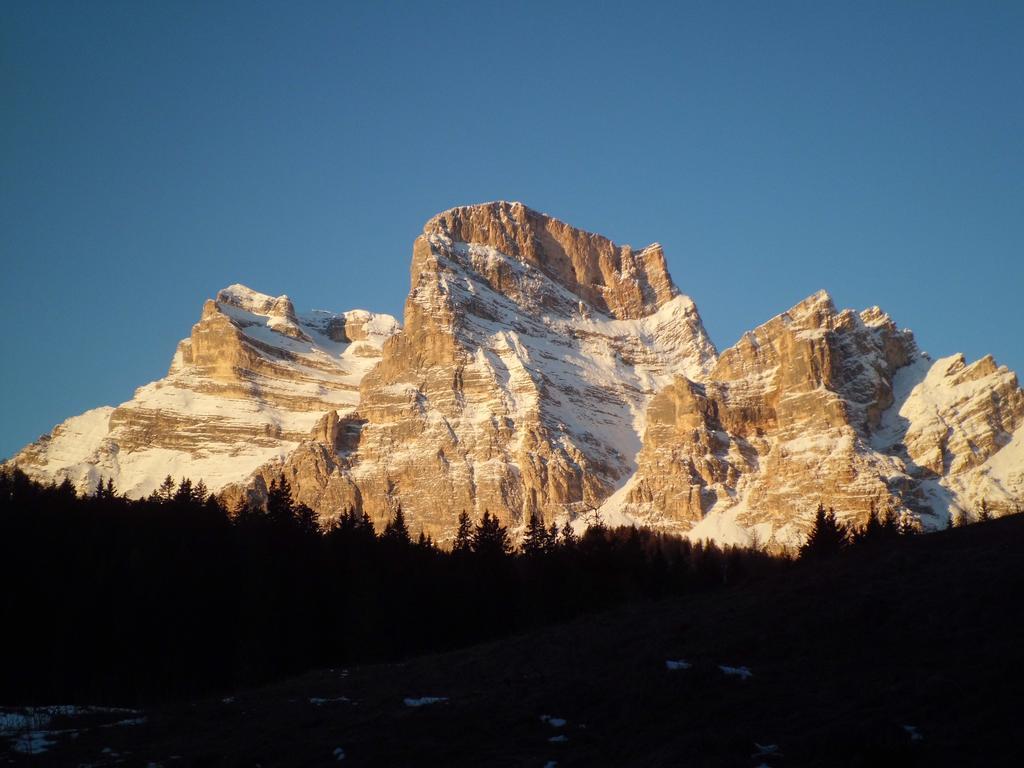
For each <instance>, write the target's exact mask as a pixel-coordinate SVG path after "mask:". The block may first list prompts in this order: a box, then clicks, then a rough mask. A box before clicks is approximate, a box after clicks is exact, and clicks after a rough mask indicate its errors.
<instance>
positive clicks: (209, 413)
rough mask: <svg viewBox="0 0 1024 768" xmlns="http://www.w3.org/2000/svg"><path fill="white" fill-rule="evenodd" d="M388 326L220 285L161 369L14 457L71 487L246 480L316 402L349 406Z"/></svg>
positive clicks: (302, 436) (287, 450) (284, 449)
mask: <svg viewBox="0 0 1024 768" xmlns="http://www.w3.org/2000/svg"><path fill="white" fill-rule="evenodd" d="M397 331H398V323H397V322H396V321H395V319H394V318H393V317H390V316H388V315H373V314H370V313H369V312H363V311H358V310H357V311H355V312H347V313H345V314H341V315H336V314H333V313H329V312H311V313H308V314H304V315H297V314H296V313H295V309H294V307H292V303H291V301H289V299H288V297H287V296H279V297H277V298H274V297H272V296H266V295H264V294H261V293H257V292H255V291H252V290H250V289H248V288H246V287H245V286H241V285H233V286H230V287H229V288H225V289H224V290H222V291H220V293H218V294H217V298H216V299H215V300H211V301H207V302H206V304H205V305H204V306H203V312H202V316H201V318H200V320H199V322H198V323H196V325H195V326H193V328H192V334H191V336H190V337H189V338H187V339H184V340H183V341H181V342H180V343H179V344H178V350H177V352H176V353H175V355H174V359H173V361H172V363H171V368H170V371H169V372H168V374H167V376H166V377H165V378H163V379H161V380H159V381H155V382H153V383H152V384H147V385H146V386H144V387H141V388H140V389H138V390H137V391H136V392H135V396H134V397H133V398H132V399H131V400H129V401H128V402H127V403H124V404H122V405H120V406H118V407H117V408H109V407H104V408H97V409H95V410H92V411H88V412H86V413H84V414H82V415H81V416H76V417H74V418H71V419H68V420H67V421H65V422H64V423H63V424H61V425H59V426H57V427H56V428H54V430H53V432H51V433H50V434H49V435H45V436H43V437H42V438H40V439H39V440H38V441H37V442H35V443H33V444H32V445H30V446H28V447H27V448H25V449H24V450H22V451H21V452H20V453H19V454H18V455H17V456H15V457H14V459H13V461H14V463H15V464H17V465H18V466H20V467H21V468H22V469H24V470H25V471H26V472H28V473H29V474H30V475H32V476H34V477H37V478H40V479H44V480H50V479H56V480H62V479H64V478H65V477H66V478H69V479H70V480H71V481H72V482H73V483H74V484H75V485H76V487H78V488H79V490H90V489H91V488H92V487H93V486H94V485H95V483H96V481H97V480H98V479H99V478H100V477H102V478H104V479H106V478H111V479H113V480H114V482H115V483H116V484H117V486H118V488H119V489H120V490H122V491H124V492H126V493H128V494H129V495H131V496H144V495H146V494H148V493H150V492H151V491H152V490H153V489H154V488H155V487H156V486H157V485H158V484H159V483H160V481H161V480H162V479H163V478H164V477H165V476H166V475H168V474H171V475H173V476H174V477H176V478H180V477H183V476H188V477H192V478H195V479H197V480H198V479H199V478H202V479H203V481H204V482H205V483H206V484H207V485H208V486H209V487H210V488H211V489H214V490H216V489H219V488H222V487H223V486H225V485H226V484H228V483H233V482H244V481H246V480H247V479H248V478H249V476H250V475H251V474H252V472H253V471H254V470H255V469H257V468H258V467H260V466H261V465H263V464H265V463H266V462H268V461H271V460H274V459H278V460H282V459H283V458H284V457H286V456H288V455H289V454H291V453H292V452H293V451H294V450H295V449H296V448H297V447H298V445H299V444H300V443H301V442H303V441H305V440H307V439H309V437H310V433H311V430H312V429H313V428H314V426H315V425H316V424H317V422H318V421H319V420H320V419H321V418H322V417H323V414H324V412H325V411H327V410H328V409H331V410H332V411H333V410H338V411H341V412H346V413H347V412H348V411H350V410H351V409H352V408H353V407H354V405H355V403H356V401H357V400H358V396H359V383H360V381H361V380H362V378H363V376H364V374H365V373H366V372H367V370H369V369H370V368H371V367H373V365H374V364H376V362H377V361H378V360H379V359H380V354H381V347H382V346H383V344H384V341H385V340H386V339H387V338H388V337H389V336H391V335H393V334H394V333H396V332H397Z"/></svg>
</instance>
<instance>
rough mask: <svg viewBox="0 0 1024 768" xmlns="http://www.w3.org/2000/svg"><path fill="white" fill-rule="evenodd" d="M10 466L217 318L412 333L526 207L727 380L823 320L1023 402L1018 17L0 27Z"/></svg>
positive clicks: (354, 8)
mask: <svg viewBox="0 0 1024 768" xmlns="http://www.w3.org/2000/svg"><path fill="white" fill-rule="evenodd" d="M0 98H2V102H0V103H2V105H3V108H2V114H3V118H2V120H0V233H2V236H0V257H2V274H3V282H2V287H3V302H2V303H0V313H2V317H0V321H2V334H0V345H2V346H0V354H2V358H0V359H2V360H3V367H2V371H3V375H2V382H3V383H2V387H3V390H2V397H0V403H2V405H0V408H2V412H0V422H2V424H3V431H2V435H0V456H2V455H9V454H10V453H12V452H13V451H15V450H16V449H17V448H19V447H20V446H21V445H23V444H25V443H26V442H28V441H30V440H32V439H34V438H35V437H36V436H38V435H39V434H41V433H43V432H45V431H47V430H48V429H50V428H51V427H52V426H53V425H54V424H55V423H57V422H59V421H61V420H62V419H63V418H65V417H67V416H71V415H73V414H76V413H79V412H81V411H83V410H85V409H87V408H91V407H94V406H97V405H101V404H117V403H119V402H122V401H124V400H126V399H128V398H130V397H131V395H132V391H133V389H134V388H135V387H137V386H139V385H142V384H144V383H146V382H148V381H151V380H152V379H155V378H158V377H160V376H162V375H163V374H164V373H165V371H166V368H167V366H168V364H169V363H170V360H171V356H172V353H173V352H174V347H175V344H176V342H177V341H178V339H180V338H182V337H184V336H186V335H188V332H189V329H190V327H191V325H192V323H194V322H195V321H196V320H197V319H198V316H199V310H200V307H201V306H202V303H203V300H204V299H205V298H206V297H208V296H211V295H212V294H213V293H214V292H215V291H216V290H217V289H219V288H221V287H223V286H224V285H227V284H229V283H233V282H244V283H246V284H248V285H250V286H251V287H253V288H256V289H258V290H261V291H264V292H267V293H274V294H280V293H287V294H289V295H290V296H291V297H292V298H293V300H294V301H295V303H296V305H297V306H298V307H299V308H311V307H316V308H325V309H335V310H343V309H349V308H353V307H364V308H367V309H372V310H379V311H387V312H391V313H394V314H400V312H401V307H402V302H403V300H404V298H405V294H406V291H407V289H408V264H409V258H410V254H411V245H412V240H413V238H414V237H415V236H416V235H417V234H418V232H419V231H420V229H421V227H422V225H423V222H424V221H425V220H426V219H427V218H428V217H429V216H431V215H432V214H433V213H435V212H437V211H440V210H443V209H445V208H448V207H450V206H453V205H456V204H464V203H473V202H482V201H486V200H492V199H509V200H521V201H523V202H525V203H526V204H528V205H530V206H532V207H534V208H537V209H540V210H543V211H546V212H548V213H551V214H553V215H556V216H558V217H559V218H561V219H563V220H566V221H568V222H571V223H573V224H576V225H578V226H581V227H584V228H587V229H591V230H594V231H599V232H601V233H603V234H606V235H608V236H609V237H611V238H613V239H615V240H617V241H619V242H628V243H632V244H633V245H637V246H640V245H645V244H647V243H649V242H651V241H655V240H657V241H659V242H661V243H662V244H663V245H664V246H665V250H666V252H667V254H668V259H669V265H670V268H671V270H672V274H673V276H674V278H675V280H676V282H677V283H678V285H679V286H680V288H681V289H682V290H683V291H684V292H686V293H688V294H690V295H691V296H693V298H694V299H695V300H696V301H697V304H698V307H699V308H700V311H701V313H702V315H703V317H704V320H705V324H706V325H707V327H708V330H709V331H710V333H711V335H712V337H713V338H714V339H715V342H716V343H717V344H718V345H719V347H720V348H725V347H727V346H729V345H730V344H732V343H733V342H734V341H735V340H736V339H737V338H738V337H739V335H740V334H741V333H742V332H743V331H744V330H745V329H748V328H751V327H753V326H756V325H757V324H759V323H761V322H763V321H765V320H767V319H768V318H770V317H771V316H772V315H775V314H777V313H779V312H781V311H783V310H785V309H787V308H788V307H789V306H791V305H792V304H794V303H796V302H797V301H799V300H800V299H801V298H803V297H804V296H806V295H808V294H810V293H812V292H813V291H815V290H816V289H818V288H822V287H824V288H827V289H828V290H829V291H831V292H832V294H833V296H834V298H835V300H836V302H837V303H838V304H840V305H841V306H853V307H856V308H862V307H865V306H869V305H872V304H879V305H881V306H882V307H883V308H884V309H886V310H887V311H888V312H889V313H890V314H892V315H893V316H894V317H895V318H896V320H897V322H898V323H900V324H901V325H903V326H906V327H910V328H913V329H914V330H915V332H916V333H917V335H918V339H919V341H920V342H921V345H922V346H923V347H924V348H925V349H927V350H929V351H930V352H932V353H933V354H938V355H941V354H949V353H952V352H955V351H963V352H964V353H966V354H967V355H968V356H969V357H970V358H976V357H979V356H981V355H983V354H985V353H989V352H991V353H992V354H994V355H995V356H996V358H997V360H999V361H1000V362H1003V363H1007V364H1009V365H1010V366H1011V367H1012V368H1014V369H1016V370H1018V371H1020V372H1022V373H1024V340H1022V335H1021V333H1022V325H1024V320H1022V312H1021V309H1022V302H1021V295H1022V292H1024V3H1014V2H1004V3H995V2H992V3H988V2H963V3H945V2H899V3H894V2H882V3H878V4H873V3H866V2H850V3H845V4H841V3H823V2H805V3H794V4H790V3H776V2H772V3H764V2H751V3H729V2H721V1H720V0H719V1H717V2H708V3H655V4H648V5H645V4H642V3H637V2H628V3H627V2H623V3H614V4H613V3H600V2H584V3H578V4H575V3H517V2H495V3H491V2H483V1H482V0H476V2H469V3H454V2H451V3H428V2H409V3H378V2H360V3H354V2H352V3H346V2H340V0H339V1H338V2H330V3H322V4H321V3H296V2H287V3H285V2H282V3H271V4H265V3H259V4H257V3H253V2H239V3H216V2H197V3H186V2H173V3H172V2H166V3H158V2H125V3H102V2H88V3H82V2H73V3H72V2H68V3H49V2H42V1H41V0H23V1H21V2H6V3H3V4H0Z"/></svg>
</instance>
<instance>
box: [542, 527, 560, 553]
mask: <svg viewBox="0 0 1024 768" xmlns="http://www.w3.org/2000/svg"><path fill="white" fill-rule="evenodd" d="M557 548H558V524H557V523H555V522H554V521H552V523H551V527H550V528H548V533H547V537H546V538H545V541H544V549H545V550H546V551H547V552H554V551H555V550H556V549H557Z"/></svg>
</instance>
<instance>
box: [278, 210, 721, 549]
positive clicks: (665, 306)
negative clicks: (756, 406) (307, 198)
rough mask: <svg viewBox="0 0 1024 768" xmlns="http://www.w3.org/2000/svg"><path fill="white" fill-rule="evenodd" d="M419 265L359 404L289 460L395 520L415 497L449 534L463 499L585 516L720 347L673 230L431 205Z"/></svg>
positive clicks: (422, 513) (523, 513) (438, 530)
mask: <svg viewBox="0 0 1024 768" xmlns="http://www.w3.org/2000/svg"><path fill="white" fill-rule="evenodd" d="M411 278H412V279H411V282H412V286H411V290H410V293H409V297H408V300H407V301H406V305H405V327H404V328H403V330H402V332H401V333H400V334H397V335H396V336H395V337H394V338H392V339H390V340H389V341H388V342H387V343H386V344H385V346H384V351H383V357H382V359H381V362H380V364H379V365H378V366H377V367H376V368H375V369H374V370H373V371H372V372H371V373H369V374H368V375H367V376H366V378H364V380H363V383H362V385H361V387H360V399H359V406H358V408H357V409H356V410H355V411H354V412H353V413H352V414H351V415H350V416H349V417H347V418H344V419H340V420H339V423H338V425H337V427H332V429H331V430H330V431H329V434H325V437H326V438H327V440H326V441H324V442H320V443H317V444H314V445H306V446H303V448H302V449H300V450H299V451H297V452H296V453H295V454H294V455H293V456H292V457H291V458H290V459H289V460H288V461H287V462H286V464H285V467H284V469H285V473H286V475H287V476H288V477H289V478H290V480H291V482H292V485H293V487H295V488H297V489H298V495H299V497H300V499H301V500H302V501H304V502H305V503H307V504H309V505H310V506H313V507H314V508H316V509H320V510H322V511H323V512H325V513H326V514H331V513H332V512H333V513H335V514H336V512H337V510H340V509H343V508H345V507H348V506H352V507H360V508H362V509H363V510H365V511H366V512H367V513H368V514H370V516H371V517H372V518H373V519H374V520H375V522H377V523H382V522H383V521H385V520H386V519H388V518H389V517H390V516H391V515H392V514H393V513H394V510H395V509H396V508H397V507H398V506H399V505H401V506H402V509H403V511H404V513H405V515H406V518H407V519H408V520H409V524H410V526H411V527H412V529H413V530H417V529H420V528H422V529H423V530H425V531H427V532H428V533H431V534H432V535H434V536H435V537H436V538H438V539H440V540H442V541H444V540H445V539H446V537H448V536H449V535H450V534H451V532H452V530H453V529H454V526H455V521H456V519H457V517H458V515H459V513H460V512H461V511H462V510H466V511H467V512H469V513H471V514H474V515H480V514H482V513H483V511H484V510H489V511H491V512H492V513H495V514H498V515H499V516H500V517H502V518H503V519H504V520H506V521H508V522H509V523H510V524H511V525H513V526H516V525H518V524H520V523H521V522H523V521H525V520H528V519H529V516H530V515H531V514H536V515H539V516H541V517H543V518H544V519H545V520H546V521H551V520H554V519H565V518H567V517H575V516H577V515H580V514H582V513H584V512H586V511H587V510H590V509H593V508H595V507H597V506H598V505H599V504H600V503H601V502H602V501H603V500H604V499H605V498H606V497H607V496H608V495H609V494H610V493H611V492H612V491H613V490H614V489H615V488H616V487H617V486H618V485H621V484H622V483H623V482H624V481H625V480H626V479H627V478H628V476H629V475H630V474H631V472H632V471H633V469H634V466H635V463H634V458H635V454H636V452H637V450H638V449H639V447H640V434H641V430H642V424H643V415H644V411H645V409H646V406H647V401H648V400H649V399H650V398H651V397H652V396H653V395H654V393H655V392H656V391H657V390H658V389H659V388H661V387H662V386H664V385H666V384H668V383H669V382H670V381H671V379H672V377H673V376H674V375H675V374H686V375H690V376H698V377H699V376H703V375H704V374H705V373H706V371H707V370H708V369H709V367H710V366H711V364H712V363H713V362H714V359H715V348H714V346H713V345H712V344H711V341H710V339H709V338H708V336H707V334H706V333H705V331H704V328H703V325H702V324H701V321H700V316H699V315H698V313H697V309H696V307H695V306H694V304H693V302H692V301H691V300H690V299H689V298H687V297H685V296H682V295H680V294H679V292H678V290H677V289H676V287H675V286H674V285H673V283H672V280H671V278H670V277H669V275H668V272H667V269H666V267H665V258H664V255H663V253H662V251H661V248H660V247H659V246H656V245H655V246H650V247H648V248H645V249H643V250H641V251H633V250H632V249H631V248H629V247H628V246H623V247H619V246H616V245H615V244H613V243H612V242H611V241H609V240H607V239H606V238H603V237H600V236H597V235H593V234H589V233H586V232H583V231H581V230H578V229H574V228H573V227H570V226H568V225H566V224H563V223H562V222H560V221H557V220H555V219H551V218H549V217H546V216H542V215H540V214H538V213H536V212H534V211H531V210H530V209H528V208H526V207H525V206H523V205H520V204H509V203H494V204H491V205H486V206H474V207H467V208H456V209H453V210H451V211H447V212H446V213H443V214H441V215H440V216H438V217H436V218H434V219H432V220H431V221H429V222H428V223H427V225H426V227H425V228H424V231H423V234H422V235H421V236H420V237H419V238H418V239H417V240H416V243H415V244H414V246H413V262H412V275H411ZM278 471H280V467H277V466H271V467H268V468H266V471H265V472H264V479H267V478H270V477H271V476H272V475H273V474H275V473H276V472H278Z"/></svg>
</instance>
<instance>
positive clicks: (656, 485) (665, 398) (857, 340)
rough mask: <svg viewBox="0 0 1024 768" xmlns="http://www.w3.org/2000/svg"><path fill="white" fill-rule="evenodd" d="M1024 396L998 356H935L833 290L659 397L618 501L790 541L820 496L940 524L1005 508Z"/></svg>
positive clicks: (1014, 481)
mask: <svg viewBox="0 0 1024 768" xmlns="http://www.w3.org/2000/svg"><path fill="white" fill-rule="evenodd" d="M1022 398H1024V395H1022V393H1021V390H1020V388H1019V387H1018V385H1017V381H1016V378H1015V377H1014V376H1013V374H1012V373H1010V372H1009V371H1007V369H1006V368H998V367H997V366H996V365H995V363H994V362H993V361H992V359H991V358H984V359H983V360H980V361H978V362H977V363H975V364H974V365H971V366H967V365H966V364H965V362H964V359H963V357H962V356H956V357H954V358H947V359H945V360H939V361H937V362H935V363H933V362H932V361H931V359H930V358H928V356H927V355H924V354H922V353H921V352H919V351H918V349H917V346H916V344H915V343H914V340H913V337H912V336H911V334H910V333H909V332H908V331H900V330H898V329H897V328H896V326H895V325H894V323H893V322H892V320H891V319H890V318H889V317H888V316H887V315H885V314H884V313H883V312H881V311H880V310H879V309H878V308H872V309H870V310H866V311H864V312H862V313H860V314H859V315H858V314H857V313H855V312H853V311H851V310H844V311H842V312H839V311H837V310H836V308H835V306H834V305H833V304H832V301H831V299H830V298H829V297H828V295H827V294H825V293H824V292H821V293H818V294H815V295H814V296H811V297H810V298H808V299H807V300H805V301H803V302H801V303H800V304H798V305H797V306H795V307H793V308H792V309H791V310H789V311H788V312H786V313H784V314H782V315H779V316H778V317H776V318H774V319H772V320H771V321H769V322H768V323H766V324H764V325H763V326H761V327H759V328H758V329H756V330H755V331H753V332H752V333H748V334H746V335H745V336H744V337H743V338H742V339H741V340H740V341H739V343H737V344H736V345H735V346H734V347H732V348H730V349H728V350H726V351H724V352H723V353H722V355H721V357H720V358H719V360H718V362H717V364H716V365H715V366H714V368H713V369H712V370H711V372H710V374H709V375H708V377H707V378H706V379H705V380H703V381H701V382H695V381H692V380H690V379H687V378H684V377H677V378H676V380H675V381H674V382H673V383H672V384H671V385H670V386H669V387H667V388H666V389H665V390H664V391H662V392H660V393H659V394H658V396H657V397H655V398H654V399H653V400H652V402H651V406H650V407H649V409H648V413H647V426H646V431H645V435H644V445H643V449H642V450H641V452H640V455H639V459H638V468H637V472H636V474H635V475H634V477H633V478H632V479H631V480H630V482H629V483H628V485H627V486H626V488H624V489H623V491H622V492H620V493H619V494H617V495H616V497H615V498H614V499H613V500H611V501H610V502H609V503H608V504H607V505H606V510H605V511H606V513H607V514H617V515H626V516H629V517H632V518H636V519H639V520H643V521H646V522H649V523H652V524H655V525H660V526H663V527H668V528H672V529H674V530H679V531H686V532H690V533H691V535H694V536H697V537H699V536H701V535H709V536H712V537H714V538H718V539H725V540H730V539H731V540H736V541H750V540H752V539H756V540H758V541H761V542H772V541H774V542H775V543H778V544H779V545H792V544H795V543H798V542H799V541H800V540H801V538H802V537H803V535H805V533H806V531H807V529H808V527H809V525H810V523H811V520H812V519H813V512H814V509H815V508H816V506H817V505H818V504H819V503H824V504H827V505H829V506H834V507H835V509H836V511H837V514H838V515H839V516H840V517H841V518H845V519H846V520H847V521H848V522H850V523H852V524H859V523H862V522H863V521H864V520H865V519H866V517H867V515H868V514H869V513H870V510H871V509H872V508H876V509H879V510H882V509H886V508H889V509H893V510H894V511H896V512H897V513H900V514H903V515H909V516H911V517H912V518H913V519H915V520H918V521H920V523H921V524H922V525H923V526H925V527H930V528H934V527H938V526H940V525H945V524H946V521H947V520H948V516H949V514H950V511H951V510H952V511H956V510H958V509H963V510H966V511H970V510H972V509H973V510H977V509H979V508H980V505H981V502H982V500H983V499H984V500H986V502H987V504H988V505H989V506H990V507H993V508H995V509H1005V508H1008V506H1009V505H1010V504H1011V503H1012V502H1014V501H1015V500H1020V499H1021V498H1024V484H1022V483H1021V481H1020V472H1019V471H1018V472H1017V474H1016V476H1015V477H1011V476H1010V473H1007V472H1003V471H1002V469H1001V467H1002V465H1001V464H1000V463H999V462H997V467H996V469H993V468H992V467H987V468H985V469H982V467H985V464H986V462H987V461H988V460H989V459H990V458H991V457H993V456H997V455H998V452H999V451H1000V450H1001V449H1003V448H1005V447H1006V446H1007V445H1008V444H1010V443H1011V442H1012V435H1013V433H1014V431H1015V430H1018V429H1020V428H1021V426H1022V425H1024V399H1022ZM1009 455H1010V454H1006V455H1005V456H1004V459H1005V458H1006V457H1008V456H1009ZM1020 469H1024V468H1022V467H1020V466H1018V470H1020ZM972 473H973V474H972ZM982 477H984V478H985V480H986V481H987V482H983V481H982V479H981V478H982Z"/></svg>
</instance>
